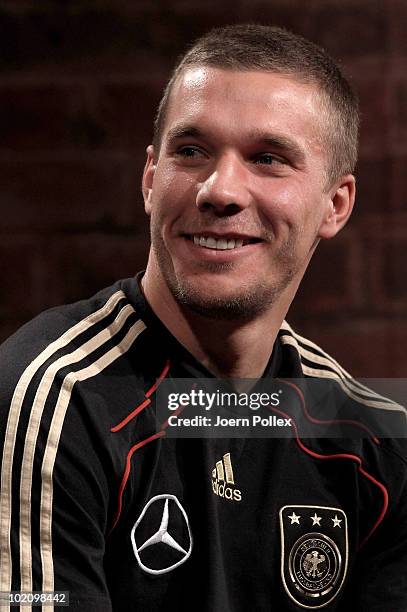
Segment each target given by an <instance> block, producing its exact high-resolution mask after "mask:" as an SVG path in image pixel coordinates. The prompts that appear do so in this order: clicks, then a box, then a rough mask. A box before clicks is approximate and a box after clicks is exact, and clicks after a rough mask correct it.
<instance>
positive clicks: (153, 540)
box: [131, 493, 192, 574]
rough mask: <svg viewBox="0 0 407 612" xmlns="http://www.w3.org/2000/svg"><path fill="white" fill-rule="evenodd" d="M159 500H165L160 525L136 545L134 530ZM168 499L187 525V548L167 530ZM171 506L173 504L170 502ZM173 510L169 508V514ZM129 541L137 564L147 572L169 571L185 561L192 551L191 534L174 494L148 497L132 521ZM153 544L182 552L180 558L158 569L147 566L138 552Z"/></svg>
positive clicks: (163, 572)
mask: <svg viewBox="0 0 407 612" xmlns="http://www.w3.org/2000/svg"><path fill="white" fill-rule="evenodd" d="M160 500H165V502H164V508H163V512H162V517H161V523H160V526H159V528H158V529H157V531H156V532H155V533H154V534H153V535H152V536H151V537H149V538H148V539H147V540H146V541H145V542H144V543H143V544H142V545H140V546H138V545H137V542H136V530H137V528H138V527H139V525H140V523H141V521H142V520H143V518H144V517H145V515H146V513H147V511H148V509H149V508H150V506H151V505H152V504H155V503H157V502H158V503H159V502H160ZM170 501H173V502H175V504H176V506H177V507H178V508H179V511H180V517H182V518H181V520H182V522H184V523H185V525H186V527H187V530H188V540H189V546H187V549H185V548H184V547H183V546H181V544H180V543H179V542H177V541H176V539H175V538H174V537H173V536H172V535H171V534H170V533H169V532H168V523H169V520H170V503H169V502H170ZM171 507H172V508H173V507H174V505H173V504H171ZM174 511H175V512H176V510H175V509H171V515H172V514H173V513H174ZM150 514H151V510H150ZM150 533H151V532H150ZM131 543H132V545H133V551H134V555H135V557H136V559H137V563H138V564H139V566H140V567H141V569H143V570H144V571H145V572H148V573H149V574H165V573H166V572H170V571H171V570H173V569H175V568H176V567H178V566H179V565H181V564H182V563H185V561H186V560H187V559H188V558H189V557H190V555H191V552H192V534H191V529H190V526H189V521H188V517H187V514H186V512H185V510H184V508H183V507H182V505H181V504H180V502H179V501H178V498H177V497H176V496H175V495H170V494H169V493H163V494H162V495H156V496H155V497H152V498H151V499H150V501H149V502H148V503H147V504H146V505H145V506H144V509H143V511H142V512H141V514H140V516H139V517H138V519H137V521H136V522H135V523H134V526H133V529H132V530H131ZM155 544H165V545H166V546H169V547H170V548H173V549H174V550H176V551H178V552H179V553H181V554H182V557H181V559H179V560H178V561H177V562H176V563H173V564H172V565H169V566H167V567H162V568H159V569H157V568H152V567H148V566H147V565H145V564H144V563H143V562H142V560H141V558H140V553H141V552H142V551H143V550H145V549H146V548H148V547H150V546H154V545H155Z"/></svg>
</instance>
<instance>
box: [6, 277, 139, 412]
mask: <svg viewBox="0 0 407 612" xmlns="http://www.w3.org/2000/svg"><path fill="white" fill-rule="evenodd" d="M135 323H137V326H136V329H135V330H134V329H133V335H134V334H135V333H137V331H138V332H140V331H142V330H143V329H144V328H145V326H144V324H143V323H142V321H141V320H140V318H139V316H138V315H137V313H136V312H135V310H134V307H133V306H132V305H131V304H130V303H129V300H128V299H127V297H126V294H125V292H124V291H123V289H122V281H118V282H117V283H115V284H114V285H112V286H111V287H108V288H106V289H103V290H102V291H100V292H98V293H97V294H96V295H94V296H92V297H90V298H88V299H84V300H81V301H78V302H75V303H73V304H68V305H64V306H58V307H55V308H51V309H49V310H47V311H45V312H43V313H41V314H40V315H38V316H37V317H35V318H34V319H33V320H32V321H30V322H28V323H26V324H25V325H24V326H23V327H21V328H20V329H19V330H18V331H17V332H16V333H15V334H14V335H13V336H11V337H10V338H8V339H7V340H6V341H5V342H4V343H3V344H2V345H1V346H0V400H1V401H2V403H3V402H4V400H7V396H9V395H10V393H12V392H13V390H14V389H15V387H16V385H17V384H18V383H19V382H20V384H21V382H22V381H23V380H24V379H27V380H26V382H27V383H28V382H29V381H30V380H32V379H33V378H34V377H35V376H36V374H37V373H39V372H41V371H42V372H44V371H45V369H46V368H48V367H49V366H50V365H51V364H52V363H55V362H58V363H59V364H60V365H61V366H63V365H64V366H66V365H68V361H69V358H68V355H71V356H72V359H71V363H72V364H74V363H75V364H76V363H80V362H81V361H82V360H83V359H84V358H86V355H88V354H91V353H92V352H94V351H95V350H97V349H98V348H99V347H100V346H102V345H104V344H105V343H106V342H107V341H108V340H109V339H111V338H112V337H114V336H115V334H118V333H119V332H120V333H121V335H120V336H119V338H120V339H122V338H123V337H125V336H126V331H128V330H129V329H130V328H133V327H134V325H135ZM106 346H108V345H106ZM65 362H66V363H65Z"/></svg>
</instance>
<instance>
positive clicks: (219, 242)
mask: <svg viewBox="0 0 407 612" xmlns="http://www.w3.org/2000/svg"><path fill="white" fill-rule="evenodd" d="M216 248H218V249H221V250H222V251H224V250H225V249H227V248H228V241H227V240H225V239H224V238H221V239H220V240H217V241H216Z"/></svg>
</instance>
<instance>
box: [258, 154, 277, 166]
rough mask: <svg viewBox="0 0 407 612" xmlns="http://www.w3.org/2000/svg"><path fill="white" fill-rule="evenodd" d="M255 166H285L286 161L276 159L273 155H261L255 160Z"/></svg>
mask: <svg viewBox="0 0 407 612" xmlns="http://www.w3.org/2000/svg"><path fill="white" fill-rule="evenodd" d="M254 163H255V164H264V165H266V166H271V165H272V164H273V165H274V164H283V163H284V161H283V160H282V159H281V158H279V157H276V156H275V155H272V154H271V153H261V154H260V155H257V157H256V158H255V160H254Z"/></svg>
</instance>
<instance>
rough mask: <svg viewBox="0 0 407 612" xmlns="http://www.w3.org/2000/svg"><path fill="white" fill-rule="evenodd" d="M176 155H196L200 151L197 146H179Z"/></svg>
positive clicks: (200, 153) (199, 153)
mask: <svg viewBox="0 0 407 612" xmlns="http://www.w3.org/2000/svg"><path fill="white" fill-rule="evenodd" d="M177 155H181V157H196V156H197V155H202V152H201V151H200V150H199V149H198V148H197V147H191V146H190V147H181V148H180V149H178V150H177Z"/></svg>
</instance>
